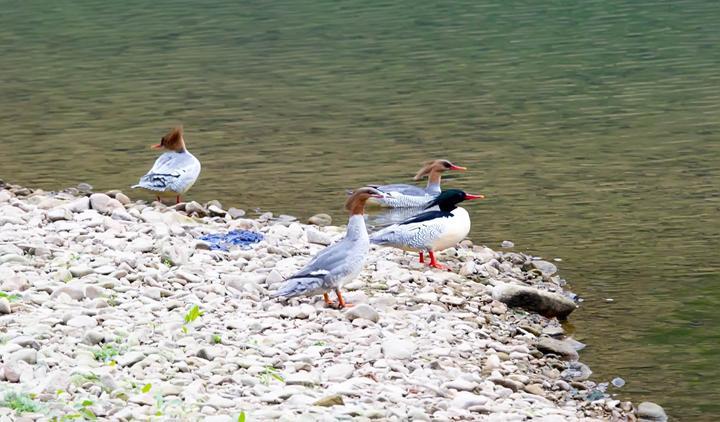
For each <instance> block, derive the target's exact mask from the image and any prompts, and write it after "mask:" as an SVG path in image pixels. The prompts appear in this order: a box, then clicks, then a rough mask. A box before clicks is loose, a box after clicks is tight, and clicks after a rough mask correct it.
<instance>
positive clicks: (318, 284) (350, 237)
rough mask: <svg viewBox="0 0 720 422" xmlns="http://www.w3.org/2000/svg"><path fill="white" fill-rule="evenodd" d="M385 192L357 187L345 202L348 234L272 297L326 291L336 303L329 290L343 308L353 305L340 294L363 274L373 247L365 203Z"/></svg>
mask: <svg viewBox="0 0 720 422" xmlns="http://www.w3.org/2000/svg"><path fill="white" fill-rule="evenodd" d="M381 196H382V194H381V193H380V192H379V191H378V190H377V189H374V188H369V187H364V188H360V189H356V190H355V191H354V192H353V193H352V194H351V195H350V197H349V198H348V199H347V202H346V203H345V208H346V209H347V210H348V211H349V212H350V219H349V220H348V225H347V233H346V234H345V237H344V238H343V239H342V240H340V241H339V242H337V243H335V244H333V245H330V246H328V247H327V248H325V249H323V250H322V251H320V253H318V254H317V255H316V256H315V257H314V258H313V259H312V260H310V262H308V263H307V265H305V267H304V268H303V269H301V270H300V271H299V272H298V273H297V274H295V275H293V276H292V277H290V278H288V279H287V282H286V283H285V285H283V286H282V287H281V288H280V289H279V290H278V291H276V292H274V293H273V294H272V297H280V296H282V297H288V298H290V297H296V296H312V295H318V294H320V293H322V295H323V298H324V299H325V303H327V304H328V305H332V304H333V303H332V302H331V301H330V297H329V296H328V292H330V291H335V294H336V295H337V298H338V305H339V307H340V308H344V307H346V306H350V304H348V303H345V301H344V300H343V297H342V293H340V289H341V288H342V286H343V285H344V284H345V283H347V282H348V281H351V280H353V279H354V278H355V277H357V276H358V274H360V271H361V270H362V268H363V265H364V264H365V258H366V256H367V254H368V250H369V248H370V239H369V238H368V233H367V229H366V228H365V218H364V216H363V214H364V212H365V202H366V201H367V200H368V199H370V198H379V197H381Z"/></svg>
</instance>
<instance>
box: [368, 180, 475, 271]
mask: <svg viewBox="0 0 720 422" xmlns="http://www.w3.org/2000/svg"><path fill="white" fill-rule="evenodd" d="M483 198H485V196H483V195H470V194H468V193H465V192H463V191H461V190H459V189H448V190H445V191H443V192H442V193H441V194H440V195H438V196H437V198H435V199H434V200H433V201H432V202H430V203H429V204H427V206H426V209H427V208H431V207H434V206H436V205H437V206H438V207H439V208H440V210H439V211H425V212H423V213H421V214H418V215H416V216H415V217H412V218H409V219H407V220H405V221H403V222H402V223H398V224H393V225H392V226H388V227H386V228H384V229H382V230H380V231H377V232H375V233H373V234H372V235H371V236H370V242H372V243H375V244H378V245H385V246H392V247H395V248H399V249H403V250H406V251H417V252H419V253H420V262H421V263H424V262H425V260H424V256H423V252H424V251H427V252H428V254H429V255H430V266H431V267H434V268H439V269H442V270H445V269H447V267H446V266H444V265H442V264H439V263H438V262H437V260H436V259H435V252H437V251H442V250H445V249H447V248H449V247H452V246H455V245H456V244H458V243H459V242H460V241H461V240H463V239H464V238H465V236H467V234H468V233H469V232H470V216H469V215H468V212H467V211H465V209H464V208H461V207H458V206H457V204H459V203H460V202H462V201H469V200H472V199H483Z"/></svg>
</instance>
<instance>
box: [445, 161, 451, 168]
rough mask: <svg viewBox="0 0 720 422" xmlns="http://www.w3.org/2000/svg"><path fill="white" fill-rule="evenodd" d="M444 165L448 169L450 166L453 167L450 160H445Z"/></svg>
mask: <svg viewBox="0 0 720 422" xmlns="http://www.w3.org/2000/svg"><path fill="white" fill-rule="evenodd" d="M443 166H445V168H446V169H449V168H450V167H452V164H450V162H449V161H445V162H443Z"/></svg>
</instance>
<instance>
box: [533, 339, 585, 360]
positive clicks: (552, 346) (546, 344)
mask: <svg viewBox="0 0 720 422" xmlns="http://www.w3.org/2000/svg"><path fill="white" fill-rule="evenodd" d="M537 348H538V350H539V351H541V352H543V353H553V354H556V355H558V356H560V357H562V358H563V359H565V360H578V353H577V351H575V349H574V348H573V347H572V345H570V344H568V343H566V342H564V341H562V340H556V339H554V338H550V337H542V338H540V340H539V341H538V344H537Z"/></svg>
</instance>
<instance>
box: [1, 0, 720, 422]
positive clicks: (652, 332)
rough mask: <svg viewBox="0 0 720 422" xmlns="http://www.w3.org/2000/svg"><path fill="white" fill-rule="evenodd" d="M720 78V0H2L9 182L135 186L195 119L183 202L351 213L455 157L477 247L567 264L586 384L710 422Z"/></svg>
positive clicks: (719, 284) (715, 372)
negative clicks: (386, 185)
mask: <svg viewBox="0 0 720 422" xmlns="http://www.w3.org/2000/svg"><path fill="white" fill-rule="evenodd" d="M719 88H720V2H718V1H714V0H677V1H660V0H651V1H643V0H585V1H580V0H548V1H534V0H506V1H501V0H484V1H483V0H480V1H468V0H458V1H454V2H434V1H429V0H414V1H408V0H396V1H394V2H385V1H378V0H363V1H359V0H338V1H324V0H312V1H309V0H305V1H288V0H277V1H260V0H254V1H230V0H210V1H204V2H199V1H188V0H179V1H168V0H158V1H153V2H147V1H137V0H129V1H123V2H120V1H115V2H113V1H101V0H72V1H71V0H54V1H47V0H42V1H40V0H24V1H19V0H0V178H2V179H5V180H7V181H11V182H14V183H19V184H24V185H27V186H31V187H42V188H45V189H60V188H63V187H67V186H72V185H75V184H77V183H78V182H88V183H90V184H92V185H93V186H94V187H95V189H96V190H105V189H112V188H127V187H128V186H129V185H131V184H132V183H135V182H136V181H137V179H138V178H139V176H141V175H142V174H143V173H144V172H145V171H146V170H147V169H148V168H149V167H150V165H151V164H152V161H153V160H154V158H155V154H154V153H153V152H152V151H150V150H149V149H148V148H147V146H148V145H149V144H151V143H155V142H157V141H158V140H159V139H160V137H161V136H162V135H163V134H164V133H165V132H166V130H167V129H168V128H169V127H170V126H172V125H174V124H177V123H182V124H184V126H185V129H186V140H187V143H188V148H189V149H190V150H191V151H192V152H193V153H195V155H196V156H197V157H198V158H199V159H200V160H201V161H202V163H203V173H202V175H201V178H200V180H199V181H198V183H197V185H196V186H195V188H193V190H192V191H191V192H190V194H189V197H188V198H189V199H195V200H198V201H205V200H209V199H216V198H217V199H220V200H221V201H222V202H223V204H225V205H226V206H237V207H242V208H246V209H253V208H256V207H258V208H261V209H263V210H270V211H274V212H276V213H288V214H293V215H297V216H300V217H307V216H309V215H312V214H315V213H318V212H330V213H331V214H332V215H333V216H334V217H336V221H342V220H344V218H345V217H344V214H343V212H342V203H343V200H344V190H345V189H346V188H352V187H357V186H361V185H363V184H366V183H370V182H408V181H410V177H411V176H412V175H413V174H414V173H415V171H416V170H417V168H418V164H419V163H420V162H422V161H424V160H426V159H430V158H437V157H445V158H448V159H451V160H452V161H454V162H456V163H457V164H460V165H464V166H467V167H469V169H470V170H469V171H468V172H466V173H464V174H455V175H452V176H451V177H448V178H446V179H445V182H446V183H445V186H446V187H449V186H453V187H460V188H463V189H466V190H468V191H469V192H473V193H483V194H485V195H487V197H488V199H486V200H485V201H479V202H477V203H470V204H468V205H467V207H466V208H467V209H468V210H469V211H470V213H471V216H472V219H473V229H472V236H471V238H472V239H473V240H474V241H475V242H476V243H480V244H487V245H488V246H490V247H493V248H499V244H500V242H501V241H502V240H512V241H514V242H515V244H516V247H515V250H519V251H523V252H528V253H532V254H536V255H541V256H543V257H545V258H547V259H550V258H555V257H559V258H562V260H563V261H562V262H560V263H559V267H560V270H561V275H562V276H563V277H565V278H566V279H567V280H568V282H569V285H570V288H571V289H572V290H573V291H574V292H576V293H577V294H579V295H580V296H581V297H583V298H584V299H585V301H584V303H583V305H582V307H581V308H580V309H579V310H578V311H577V312H576V313H574V314H573V315H572V317H571V324H572V326H570V327H568V328H569V329H571V330H575V336H576V338H577V339H579V340H581V341H583V342H585V343H587V345H588V347H587V348H586V349H585V350H584V351H583V352H582V353H581V359H582V360H583V361H584V362H586V363H588V364H589V365H590V367H591V368H592V369H593V371H594V375H593V377H594V378H593V379H594V380H596V381H609V380H610V379H612V378H613V377H615V376H620V377H622V378H624V379H625V380H626V381H627V384H626V385H625V386H624V387H623V388H621V389H617V390H614V392H615V393H617V395H618V398H620V399H622V400H633V401H638V402H639V401H642V400H651V401H655V402H657V403H660V404H661V405H663V406H664V407H665V408H666V410H667V411H668V413H669V414H670V416H671V417H672V418H673V419H674V420H680V421H716V420H720V353H719V352H718V348H719V347H718V346H719V344H720V248H719V246H720V240H719V239H720V139H719V138H720V89H719ZM130 194H131V197H133V198H145V197H144V196H143V194H142V193H132V192H131V193H130ZM147 199H149V198H147ZM609 298H611V299H613V301H612V302H609V301H607V300H606V299H609Z"/></svg>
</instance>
